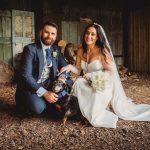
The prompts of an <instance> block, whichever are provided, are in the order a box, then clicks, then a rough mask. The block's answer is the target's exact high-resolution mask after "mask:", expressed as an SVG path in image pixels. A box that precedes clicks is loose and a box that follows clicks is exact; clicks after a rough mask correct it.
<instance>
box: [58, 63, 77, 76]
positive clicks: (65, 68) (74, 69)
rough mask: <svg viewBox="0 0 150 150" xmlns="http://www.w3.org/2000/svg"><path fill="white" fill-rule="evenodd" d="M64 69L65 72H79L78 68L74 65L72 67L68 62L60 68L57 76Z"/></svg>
mask: <svg viewBox="0 0 150 150" xmlns="http://www.w3.org/2000/svg"><path fill="white" fill-rule="evenodd" d="M65 71H66V73H68V72H70V71H71V72H72V73H75V74H79V70H78V69H77V68H76V67H74V66H73V65H70V64H69V65H67V66H65V67H63V68H61V70H60V72H59V73H58V76H59V75H60V74H61V73H63V72H65Z"/></svg>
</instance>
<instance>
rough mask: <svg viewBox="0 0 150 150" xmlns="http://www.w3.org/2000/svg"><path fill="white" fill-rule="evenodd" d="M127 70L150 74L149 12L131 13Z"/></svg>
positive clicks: (147, 10)
mask: <svg viewBox="0 0 150 150" xmlns="http://www.w3.org/2000/svg"><path fill="white" fill-rule="evenodd" d="M128 45H129V50H128V56H129V69H130V70H132V71H136V72H147V73H150V10H149V9H146V10H140V11H133V12H131V13H130V23H129V43H128Z"/></svg>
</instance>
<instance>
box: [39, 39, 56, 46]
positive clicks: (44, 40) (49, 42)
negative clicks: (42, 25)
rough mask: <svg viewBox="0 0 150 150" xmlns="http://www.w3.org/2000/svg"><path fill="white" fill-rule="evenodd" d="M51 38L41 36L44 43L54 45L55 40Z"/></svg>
mask: <svg viewBox="0 0 150 150" xmlns="http://www.w3.org/2000/svg"><path fill="white" fill-rule="evenodd" d="M48 39H49V38H43V37H41V41H42V42H43V44H45V45H47V46H49V45H52V44H53V43H54V40H48Z"/></svg>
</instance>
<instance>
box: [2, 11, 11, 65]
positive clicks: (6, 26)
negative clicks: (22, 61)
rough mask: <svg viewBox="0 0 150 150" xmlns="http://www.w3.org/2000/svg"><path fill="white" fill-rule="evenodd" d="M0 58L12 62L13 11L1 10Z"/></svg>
mask: <svg viewBox="0 0 150 150" xmlns="http://www.w3.org/2000/svg"><path fill="white" fill-rule="evenodd" d="M0 59H1V60H3V61H5V62H7V63H11V61H12V51H11V13H10V11H1V10H0Z"/></svg>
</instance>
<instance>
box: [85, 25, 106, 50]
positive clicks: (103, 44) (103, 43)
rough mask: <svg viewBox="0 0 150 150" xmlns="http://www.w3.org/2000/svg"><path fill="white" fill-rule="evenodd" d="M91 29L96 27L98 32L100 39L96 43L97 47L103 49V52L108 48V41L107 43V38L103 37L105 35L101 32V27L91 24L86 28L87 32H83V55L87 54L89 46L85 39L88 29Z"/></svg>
mask: <svg viewBox="0 0 150 150" xmlns="http://www.w3.org/2000/svg"><path fill="white" fill-rule="evenodd" d="M90 27H94V28H95V29H96V32H97V36H98V39H97V41H96V46H97V47H99V48H101V50H103V49H104V48H106V41H105V38H104V36H103V34H102V32H101V30H100V27H99V25H98V24H96V23H91V24H89V25H88V26H87V27H86V28H85V30H84V32H83V37H82V48H83V53H87V45H86V43H85V40H84V37H85V34H86V32H87V30H88V28H90Z"/></svg>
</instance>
